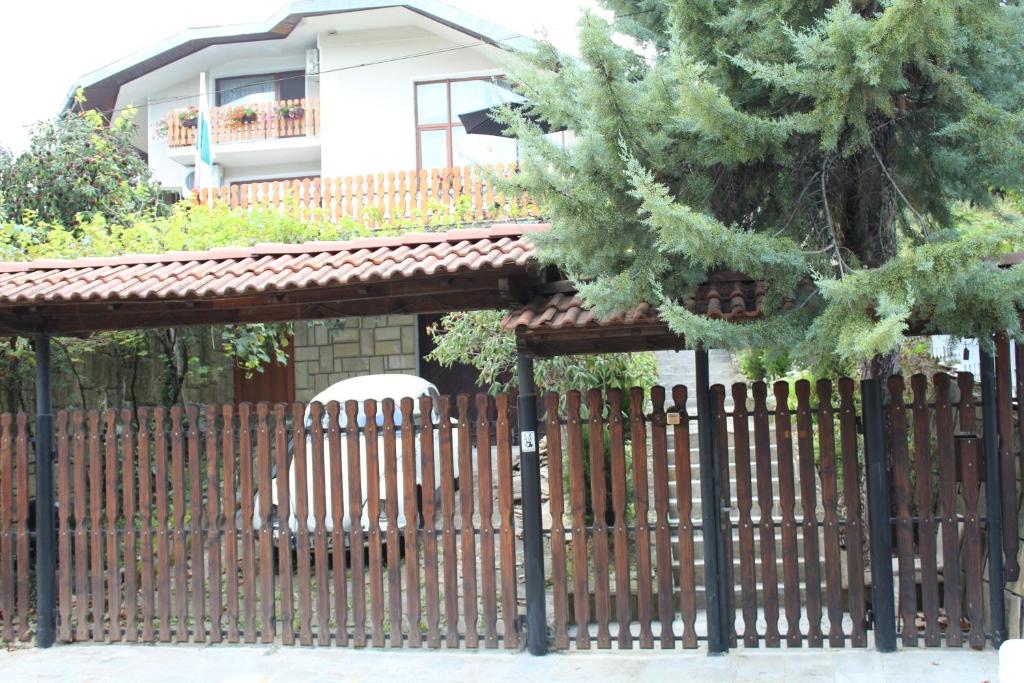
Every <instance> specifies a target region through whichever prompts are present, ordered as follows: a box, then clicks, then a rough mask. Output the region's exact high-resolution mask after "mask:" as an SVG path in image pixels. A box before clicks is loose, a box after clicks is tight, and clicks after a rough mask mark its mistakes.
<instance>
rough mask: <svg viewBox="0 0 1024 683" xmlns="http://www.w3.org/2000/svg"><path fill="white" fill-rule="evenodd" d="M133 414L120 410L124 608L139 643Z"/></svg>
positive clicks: (131, 636)
mask: <svg viewBox="0 0 1024 683" xmlns="http://www.w3.org/2000/svg"><path fill="white" fill-rule="evenodd" d="M133 419H134V415H133V414H132V411H131V409H129V408H125V409H123V410H122V411H121V495H122V498H123V505H124V507H123V510H124V611H125V639H126V640H127V641H128V642H132V643H133V642H136V641H138V639H139V636H138V615H137V612H138V573H137V571H138V561H137V557H138V555H137V548H136V533H137V532H136V524H135V512H136V504H135V457H136V455H135V445H134V440H133V439H132V435H133V432H134V425H133Z"/></svg>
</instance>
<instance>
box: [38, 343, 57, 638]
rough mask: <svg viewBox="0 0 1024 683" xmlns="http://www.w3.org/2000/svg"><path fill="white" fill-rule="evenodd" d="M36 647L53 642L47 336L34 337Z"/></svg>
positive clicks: (54, 626) (51, 426) (51, 484)
mask: <svg viewBox="0 0 1024 683" xmlns="http://www.w3.org/2000/svg"><path fill="white" fill-rule="evenodd" d="M35 347H36V349H35V351H36V448H35V450H36V611H37V615H38V616H37V620H38V625H37V628H36V646H37V647H44V648H45V647H50V646H51V645H53V641H54V640H55V639H56V633H57V620H56V616H57V613H56V608H55V601H54V593H55V587H56V583H57V574H56V564H55V562H54V553H53V544H54V536H55V533H54V528H53V527H54V517H53V414H52V412H53V406H52V401H51V394H52V392H51V391H50V376H51V373H50V337H49V335H46V334H39V335H36V338H35Z"/></svg>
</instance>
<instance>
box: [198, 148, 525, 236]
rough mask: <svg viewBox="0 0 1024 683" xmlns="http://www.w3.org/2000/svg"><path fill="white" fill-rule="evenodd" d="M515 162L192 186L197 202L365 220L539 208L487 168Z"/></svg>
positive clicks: (435, 221)
mask: <svg viewBox="0 0 1024 683" xmlns="http://www.w3.org/2000/svg"><path fill="white" fill-rule="evenodd" d="M515 172H516V167H515V165H512V164H509V165H505V164H497V165H496V166H491V167H486V168H473V167H470V166H466V167H463V168H435V169H430V170H427V169H423V170H420V171H401V172H397V173H396V172H389V173H377V174H368V175H357V176H347V177H344V178H328V177H324V178H304V179H298V180H283V181H270V182H257V183H233V184H231V185H228V186H225V187H219V188H210V189H205V190H201V191H199V192H197V193H196V201H197V202H198V203H199V204H207V205H210V204H227V205H229V206H231V207H232V208H244V209H249V210H276V211H280V212H292V213H294V214H295V215H298V216H300V217H302V218H306V219H317V218H319V219H322V220H329V221H333V222H345V221H349V220H351V221H354V222H356V223H358V224H363V225H365V226H367V227H370V228H383V227H401V226H403V225H446V224H459V223H474V222H480V221H488V220H501V219H518V218H528V217H536V216H539V215H540V210H539V209H538V207H537V205H536V204H535V203H534V202H533V201H532V200H531V199H530V198H529V197H528V196H527V195H526V194H525V193H524V194H517V195H515V196H511V195H506V194H505V193H503V192H500V191H498V189H497V188H496V187H495V184H494V183H493V182H492V181H491V180H490V174H493V175H494V176H497V177H501V178H507V177H509V176H511V175H512V174H514V173H515Z"/></svg>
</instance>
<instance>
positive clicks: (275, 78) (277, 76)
mask: <svg viewBox="0 0 1024 683" xmlns="http://www.w3.org/2000/svg"><path fill="white" fill-rule="evenodd" d="M297 76H301V77H303V79H305V76H306V72H305V71H303V70H302V69H291V70H289V71H276V72H270V73H262V74H239V75H237V76H219V77H218V78H217V80H216V82H215V83H214V90H215V92H216V97H215V98H214V100H215V102H216V105H215V106H217V107H230V106H234V105H232V104H231V103H230V102H229V103H227V104H225V103H224V102H223V101H222V100H221V95H222V94H223V92H224V90H225V88H224V87H223V86H222V85H221V83H222V82H223V81H230V80H233V79H236V78H264V79H266V80H268V81H272V82H273V83H274V100H273V101H274V102H279V101H280V100H281V80H282V79H284V78H288V79H291V78H293V77H297ZM302 93H303V94H302V98H301V99H305V97H306V94H307V93H306V83H305V80H303V83H302Z"/></svg>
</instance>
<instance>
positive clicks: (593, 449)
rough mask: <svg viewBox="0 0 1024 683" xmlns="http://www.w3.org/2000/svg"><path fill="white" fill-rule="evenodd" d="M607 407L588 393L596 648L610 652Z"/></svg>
mask: <svg viewBox="0 0 1024 683" xmlns="http://www.w3.org/2000/svg"><path fill="white" fill-rule="evenodd" d="M603 410H604V404H603V402H602V400H601V392H600V391H599V390H597V389H590V390H589V391H587V412H588V413H589V417H588V424H587V445H588V451H589V454H590V501H591V508H592V509H593V511H594V523H593V533H592V536H591V538H592V542H593V549H594V606H595V610H594V611H595V613H596V615H597V646H598V647H599V648H602V649H607V648H610V647H611V646H612V637H611V632H610V630H609V628H608V621H609V616H610V612H611V596H610V594H609V591H610V588H609V564H608V521H607V514H608V504H607V499H606V493H605V491H606V486H607V484H606V482H607V481H608V476H607V474H606V471H605V450H604V435H605V427H604V425H603V424H602V420H601V415H602V412H603Z"/></svg>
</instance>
